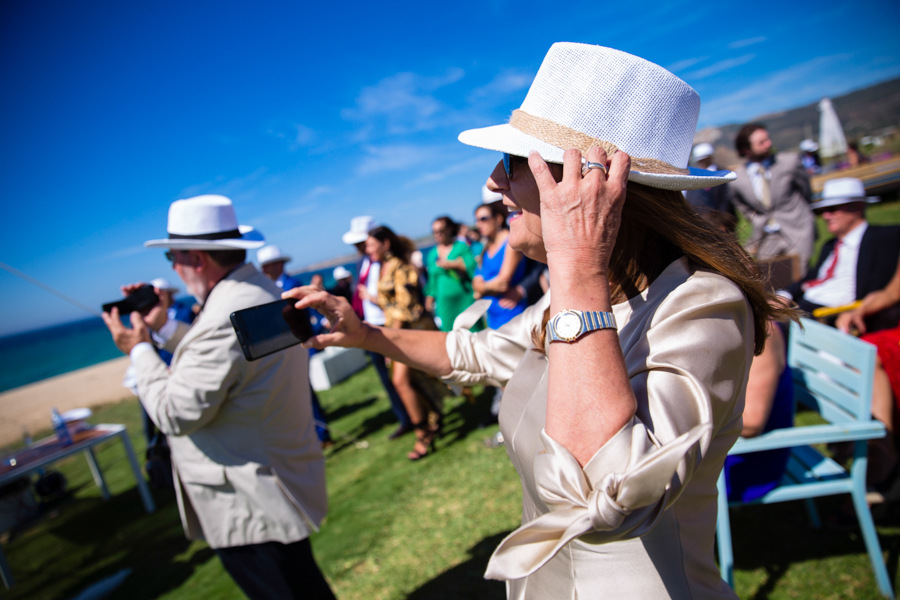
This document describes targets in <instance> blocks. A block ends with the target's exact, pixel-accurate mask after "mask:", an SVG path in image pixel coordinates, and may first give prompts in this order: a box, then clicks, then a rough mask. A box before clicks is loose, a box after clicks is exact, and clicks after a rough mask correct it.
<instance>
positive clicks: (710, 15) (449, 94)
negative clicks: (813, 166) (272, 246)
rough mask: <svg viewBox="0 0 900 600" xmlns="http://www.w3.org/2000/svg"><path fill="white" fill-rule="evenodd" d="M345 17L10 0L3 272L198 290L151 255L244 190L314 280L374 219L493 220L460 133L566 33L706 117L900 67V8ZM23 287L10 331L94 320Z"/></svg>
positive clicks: (2, 26)
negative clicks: (695, 100)
mask: <svg viewBox="0 0 900 600" xmlns="http://www.w3.org/2000/svg"><path fill="white" fill-rule="evenodd" d="M325 4H326V3H304V5H300V4H299V3H296V2H285V3H263V2H258V3H253V5H252V6H251V5H250V3H246V4H243V5H240V4H234V3H229V2H215V3H213V2H209V3H199V2H179V3H168V2H162V1H157V2H153V3H149V2H148V3H138V2H88V3H72V2H5V3H3V4H2V6H0V73H2V75H0V77H2V79H0V81H2V89H3V93H2V94H0V120H2V131H3V134H2V136H0V152H2V156H3V160H2V161H0V176H2V183H3V185H2V195H3V197H2V216H3V222H4V223H5V225H6V227H5V228H4V229H5V235H3V236H2V237H0V261H2V262H4V263H7V264H9V265H12V266H13V267H16V268H18V269H21V270H22V271H24V272H25V273H27V274H29V275H31V276H33V277H36V278H38V279H40V280H42V281H44V282H45V283H47V284H49V285H52V286H53V287H55V288H57V289H59V290H60V291H62V292H64V293H66V294H68V295H70V296H72V297H74V298H76V299H77V300H79V301H81V302H83V303H85V304H88V305H91V306H99V305H100V304H101V303H102V302H104V301H109V300H113V299H115V298H116V297H118V295H119V294H118V286H119V285H120V284H122V283H126V282H131V281H138V280H149V279H151V278H153V277H159V276H166V277H169V278H174V279H177V277H176V276H175V273H174V272H173V271H171V270H170V268H169V266H168V264H167V263H166V262H165V259H164V258H163V256H162V254H163V253H162V251H160V250H145V249H144V248H143V247H142V243H143V242H144V241H145V240H147V239H153V238H160V237H163V236H164V234H165V225H166V214H167V210H168V206H169V204H170V203H171V202H172V201H174V200H176V199H179V198H185V197H189V196H192V195H197V194H201V193H219V194H224V195H227V196H229V197H230V198H232V199H233V200H234V203H235V206H236V209H237V213H238V218H239V220H240V221H241V222H242V223H248V224H251V225H254V226H256V227H257V228H259V229H260V230H261V231H262V232H263V233H264V234H265V235H266V237H267V238H268V240H269V241H270V242H272V243H276V244H278V245H280V246H281V247H282V249H284V250H285V251H287V252H288V253H289V254H291V255H292V256H293V257H294V262H293V263H291V264H290V265H289V268H292V269H297V268H299V267H302V266H303V265H306V264H311V263H314V262H317V261H320V260H323V259H326V258H330V257H333V256H336V255H339V254H343V253H346V252H347V250H348V247H346V246H344V245H343V244H342V243H341V241H340V236H341V234H342V233H343V232H344V231H346V230H347V228H348V225H349V221H350V218H351V217H353V216H354V215H359V214H371V215H374V216H375V217H376V219H378V220H379V221H380V222H383V223H386V224H388V225H390V226H391V227H393V228H394V229H395V230H397V231H398V232H401V233H405V234H408V235H411V236H418V235H422V234H425V233H427V232H428V230H429V223H430V221H431V219H432V218H433V217H435V216H438V215H440V214H450V215H451V216H453V217H456V218H459V219H467V220H471V218H472V210H473V208H474V206H475V205H476V203H477V202H478V201H479V200H480V192H479V190H480V187H481V185H482V183H483V182H484V180H485V179H486V177H487V175H488V174H489V172H490V171H491V169H492V168H493V166H494V165H495V164H496V161H497V160H498V155H496V154H494V153H491V152H487V151H484V150H479V149H475V148H469V147H467V146H463V145H462V144H460V143H459V142H457V141H456V136H457V135H458V133H459V132H460V131H461V130H463V129H467V128H470V127H478V126H484V125H491V124H496V123H500V122H503V121H505V120H506V119H507V118H508V117H509V114H510V112H511V111H512V110H513V109H515V108H517V107H518V106H519V104H520V103H521V101H522V99H523V98H524V96H525V93H526V91H527V89H528V85H529V84H530V82H531V79H532V78H533V76H534V73H535V72H536V71H537V68H538V67H539V65H540V62H541V60H542V58H543V56H544V54H545V53H546V51H547V49H548V48H549V47H550V45H551V44H552V43H553V42H557V41H576V42H585V43H594V44H601V45H606V46H612V47H615V48H619V49H621V50H625V51H627V52H631V53H633V54H637V55H639V56H642V57H644V58H647V59H648V60H651V61H654V62H656V63H658V64H660V65H663V66H665V67H668V68H669V69H670V70H672V71H674V72H676V73H677V74H678V75H679V76H681V77H682V78H683V79H685V80H686V81H687V82H688V83H690V84H691V85H693V86H694V87H695V89H697V91H698V92H699V93H700V96H701V99H702V100H703V108H702V110H701V116H700V126H704V125H716V124H723V123H730V122H737V121H744V120H747V119H750V118H752V117H754V116H757V115H760V114H764V113H768V112H772V111H776V110H780V109H784V108H792V107H794V106H798V105H803V104H807V103H810V102H812V101H816V100H818V99H819V98H820V97H822V96H825V95H839V94H841V93H843V92H846V91H849V90H852V89H856V88H859V87H864V86H866V85H869V84H871V83H874V82H877V81H882V80H885V79H889V78H892V77H896V76H898V75H900V42H898V41H897V40H898V36H897V34H896V29H897V26H898V24H900V5H898V3H896V2H895V1H894V2H891V1H885V2H877V1H876V2H869V3H867V4H866V5H865V9H864V10H858V5H855V4H852V3H847V2H820V3H817V4H814V5H812V4H800V3H785V2H779V3H775V2H771V3H768V2H757V3H754V4H752V5H748V4H747V3H735V4H733V5H729V4H728V3H715V4H714V3H697V2H667V3H644V4H643V5H641V6H640V7H638V6H637V5H613V4H609V3H597V2H584V3H579V2H568V3H564V4H562V5H558V6H559V10H555V11H554V10H551V9H552V8H553V5H551V4H548V3H546V2H535V3H532V2H522V1H517V2H506V1H496V0H495V1H487V2H464V1H460V2H454V3H427V2H415V3H371V2H365V3H363V2H358V3H357V2H344V3H327V4H328V6H325ZM563 8H564V9H565V10H564V11H563V10H562V9H563ZM752 15H760V16H763V15H765V16H766V18H765V19H764V22H762V23H760V22H758V20H757V19H754V18H753V16H752ZM0 290H2V293H0V335H5V334H9V333H13V332H18V331H23V330H28V329H32V328H36V327H40V326H44V325H49V324H52V323H60V322H65V321H70V320H74V319H78V318H81V317H82V316H87V315H86V314H84V313H81V312H79V310H78V309H77V308H75V307H73V306H71V305H69V304H66V303H64V302H63V301H61V300H59V299H58V298H56V297H54V296H52V295H50V294H48V293H47V292H45V291H42V290H40V289H38V288H36V287H33V286H31V285H30V284H27V283H25V282H23V281H21V280H19V279H17V278H15V277H13V276H12V275H10V274H8V273H6V272H5V271H0Z"/></svg>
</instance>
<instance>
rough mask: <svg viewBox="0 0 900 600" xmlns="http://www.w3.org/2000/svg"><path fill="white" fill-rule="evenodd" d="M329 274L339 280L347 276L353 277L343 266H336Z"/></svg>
mask: <svg viewBox="0 0 900 600" xmlns="http://www.w3.org/2000/svg"><path fill="white" fill-rule="evenodd" d="M331 276H332V277H334V280H335V281H340V280H341V279H346V278H347V277H353V273H351V272H350V271H348V270H347V269H345V268H344V267H337V268H336V269H335V270H334V272H332V274H331Z"/></svg>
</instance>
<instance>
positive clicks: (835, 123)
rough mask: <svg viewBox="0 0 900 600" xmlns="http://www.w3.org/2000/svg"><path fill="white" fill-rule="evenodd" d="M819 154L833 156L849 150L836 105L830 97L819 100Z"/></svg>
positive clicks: (827, 156)
mask: <svg viewBox="0 0 900 600" xmlns="http://www.w3.org/2000/svg"><path fill="white" fill-rule="evenodd" d="M819 112H820V113H822V114H821V115H820V116H819V156H821V157H822V158H831V157H832V156H840V155H841V154H845V153H846V152H847V138H845V137H844V130H843V128H842V127H841V121H840V119H838V116H837V113H836V112H834V106H833V105H832V104H831V100H829V99H828V98H822V101H821V102H819Z"/></svg>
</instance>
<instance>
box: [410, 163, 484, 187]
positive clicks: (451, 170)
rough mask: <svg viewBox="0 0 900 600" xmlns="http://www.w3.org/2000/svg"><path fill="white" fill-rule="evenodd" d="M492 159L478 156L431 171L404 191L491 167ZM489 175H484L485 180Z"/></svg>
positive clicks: (411, 182)
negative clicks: (476, 169) (473, 170)
mask: <svg viewBox="0 0 900 600" xmlns="http://www.w3.org/2000/svg"><path fill="white" fill-rule="evenodd" d="M490 160H491V159H490V158H486V157H485V156H477V157H474V158H470V159H469V160H465V161H462V162H451V163H450V164H449V165H448V166H447V167H446V168H444V169H441V170H439V171H430V172H428V173H424V174H422V175H421V176H419V177H418V178H416V179H413V180H412V181H410V182H409V183H407V184H406V185H404V186H403V189H405V190H408V189H410V188H414V187H418V186H420V185H425V184H428V183H435V182H438V181H441V180H443V179H446V178H447V177H449V176H450V175H454V174H456V173H461V172H465V171H469V170H471V169H475V168H481V169H484V168H485V165H490ZM487 176H488V173H487V172H485V173H484V178H485V179H487Z"/></svg>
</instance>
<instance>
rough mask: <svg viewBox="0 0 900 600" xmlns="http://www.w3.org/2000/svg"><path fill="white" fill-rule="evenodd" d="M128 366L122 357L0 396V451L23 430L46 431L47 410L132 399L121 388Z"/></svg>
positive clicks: (19, 436)
mask: <svg viewBox="0 0 900 600" xmlns="http://www.w3.org/2000/svg"><path fill="white" fill-rule="evenodd" d="M129 364H130V361H129V358H128V357H127V356H123V357H121V358H116V359H113V360H109V361H106V362H103V363H100V364H97V365H92V366H90V367H85V368H84V369H79V370H77V371H72V372H70V373H64V374H63V375H57V376H56V377H51V378H49V379H44V380H43V381H38V382H37V383H32V384H30V385H24V386H22V387H18V388H15V389H12V390H9V391H7V392H3V393H2V394H0V447H2V446H6V445H8V444H11V443H13V442H16V441H18V440H21V439H22V435H23V428H26V429H28V431H29V432H31V433H32V434H34V433H36V432H38V431H40V430H43V429H49V428H50V410H51V409H52V408H53V407H54V406H55V407H56V408H57V409H59V411H60V412H63V411H66V410H69V409H71V408H83V407H84V408H92V407H94V406H99V405H101V404H109V403H111V402H118V401H120V400H123V399H126V398H132V397H133V396H132V394H131V392H129V391H128V390H127V389H125V388H124V387H122V378H123V377H124V376H125V370H126V369H127V368H128V365H129Z"/></svg>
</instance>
